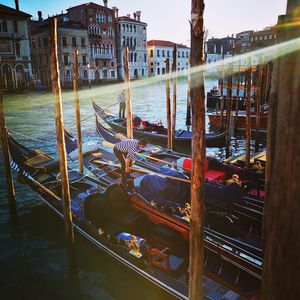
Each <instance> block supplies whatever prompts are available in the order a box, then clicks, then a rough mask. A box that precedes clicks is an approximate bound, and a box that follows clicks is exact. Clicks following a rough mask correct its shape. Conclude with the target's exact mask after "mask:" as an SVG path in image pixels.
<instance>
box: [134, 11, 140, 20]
mask: <svg viewBox="0 0 300 300" xmlns="http://www.w3.org/2000/svg"><path fill="white" fill-rule="evenodd" d="M135 13H136V19H137V21H141V11H136V12H135Z"/></svg>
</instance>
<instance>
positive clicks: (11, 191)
mask: <svg viewBox="0 0 300 300" xmlns="http://www.w3.org/2000/svg"><path fill="white" fill-rule="evenodd" d="M0 136H1V144H2V155H3V166H4V172H5V182H6V190H7V198H8V207H9V213H10V218H11V220H12V222H16V221H17V208H16V199H15V196H16V194H15V188H14V181H13V177H12V172H11V167H10V159H9V146H8V136H7V128H6V124H5V117H4V109H3V93H2V90H0Z"/></svg>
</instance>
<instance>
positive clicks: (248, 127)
mask: <svg viewBox="0 0 300 300" xmlns="http://www.w3.org/2000/svg"><path fill="white" fill-rule="evenodd" d="M247 64H248V69H247V78H246V79H247V93H246V158H245V163H246V168H249V167H250V149H251V86H252V66H251V58H249V59H248V63H247Z"/></svg>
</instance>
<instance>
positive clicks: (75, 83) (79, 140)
mask: <svg viewBox="0 0 300 300" xmlns="http://www.w3.org/2000/svg"><path fill="white" fill-rule="evenodd" d="M73 58H74V79H73V87H74V97H75V112H76V128H77V149H78V170H79V172H80V173H82V174H83V155H82V137H81V123H80V122H81V120H80V105H79V97H78V78H79V73H78V50H77V49H75V50H74V51H73Z"/></svg>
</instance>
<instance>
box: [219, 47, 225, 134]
mask: <svg viewBox="0 0 300 300" xmlns="http://www.w3.org/2000/svg"><path fill="white" fill-rule="evenodd" d="M222 61H223V63H222V71H221V72H222V75H221V76H222V77H221V82H220V84H221V97H220V102H221V103H220V104H221V105H220V114H221V116H222V117H221V118H220V122H221V123H220V126H221V131H223V128H224V118H223V114H224V76H225V75H224V49H223V46H222Z"/></svg>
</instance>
